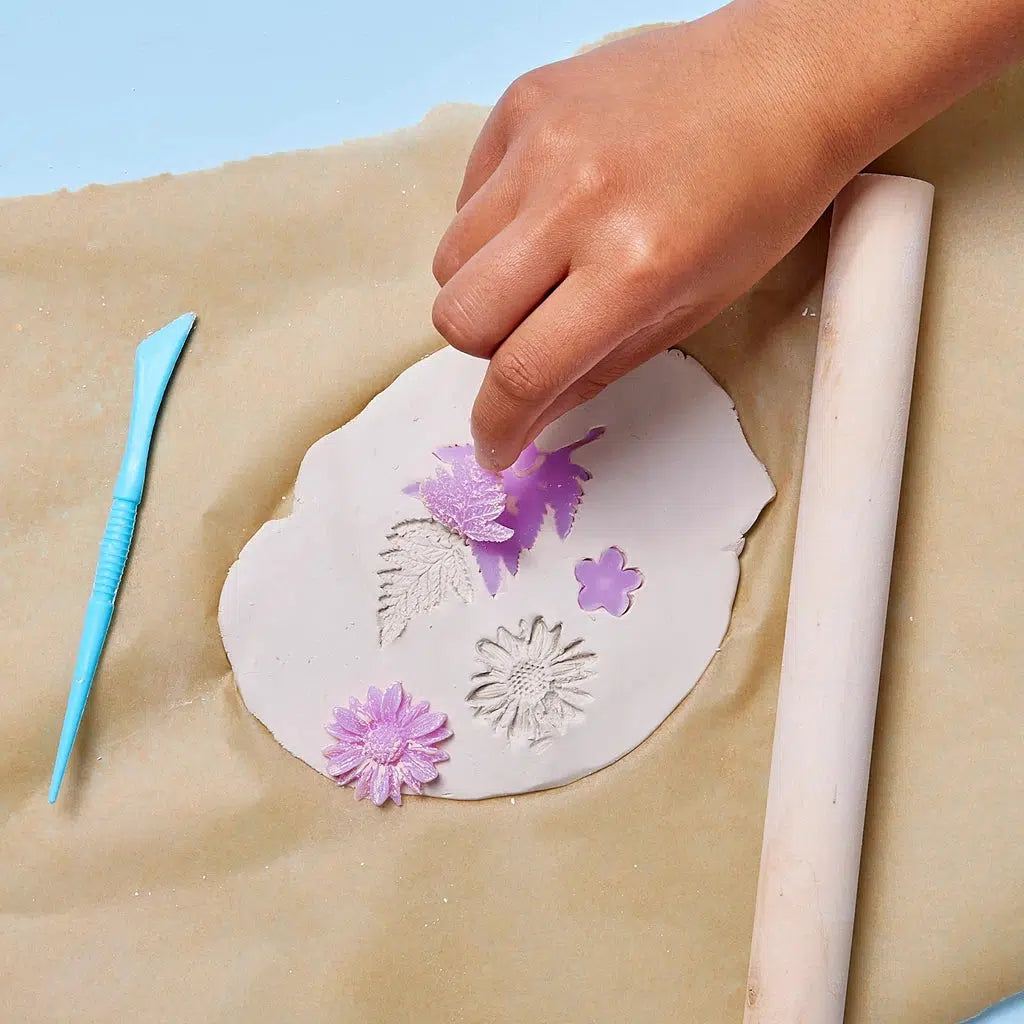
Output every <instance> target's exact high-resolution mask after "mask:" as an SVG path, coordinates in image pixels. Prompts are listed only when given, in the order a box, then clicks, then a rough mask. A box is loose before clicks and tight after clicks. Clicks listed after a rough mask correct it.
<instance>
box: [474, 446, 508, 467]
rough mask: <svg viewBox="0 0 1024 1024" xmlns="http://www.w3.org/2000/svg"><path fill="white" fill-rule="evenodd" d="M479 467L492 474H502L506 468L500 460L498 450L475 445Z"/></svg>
mask: <svg viewBox="0 0 1024 1024" xmlns="http://www.w3.org/2000/svg"><path fill="white" fill-rule="evenodd" d="M474 450H475V455H476V461H477V465H479V466H480V467H481V468H482V469H486V470H488V472H491V473H500V472H501V471H502V470H503V469H504V468H505V467H504V466H503V465H502V464H501V460H500V459H499V458H498V450H497V449H496V448H490V447H481V445H479V444H476V445H474Z"/></svg>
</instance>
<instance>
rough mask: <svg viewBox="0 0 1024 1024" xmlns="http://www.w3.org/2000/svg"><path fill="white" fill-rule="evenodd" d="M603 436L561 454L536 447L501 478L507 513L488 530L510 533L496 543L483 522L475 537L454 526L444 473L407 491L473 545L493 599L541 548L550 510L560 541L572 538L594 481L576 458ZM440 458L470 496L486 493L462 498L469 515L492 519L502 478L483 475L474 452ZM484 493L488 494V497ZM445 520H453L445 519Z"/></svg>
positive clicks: (597, 430) (453, 451)
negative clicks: (440, 491) (440, 485)
mask: <svg viewBox="0 0 1024 1024" xmlns="http://www.w3.org/2000/svg"><path fill="white" fill-rule="evenodd" d="M602 434H604V427H594V428H593V429H592V430H589V431H587V433H586V434H585V435H584V436H583V437H582V438H580V440H579V441H574V442H573V443H572V444H567V445H565V447H563V448H558V449H556V450H555V451H550V452H546V451H542V450H541V449H540V448H538V447H537V446H536V445H535V444H530V445H529V446H528V447H527V448H526V449H525V450H524V451H523V453H522V454H521V455H520V456H519V458H518V459H517V460H516V462H515V464H514V465H513V466H511V467H510V468H509V469H506V470H505V471H504V472H503V473H502V474H501V477H500V490H501V492H502V494H503V502H504V506H503V508H501V509H499V510H498V513H497V515H496V516H493V517H492V518H490V519H486V523H487V527H488V528H500V529H501V530H503V531H504V533H503V535H502V536H500V537H499V536H497V535H496V534H495V535H494V536H490V537H486V536H483V535H482V533H483V528H482V527H481V519H480V518H476V519H474V521H473V524H472V526H473V529H474V532H475V533H476V534H477V535H475V536H474V535H473V534H471V533H468V532H466V529H465V527H466V526H468V525H469V524H468V523H463V527H464V528H463V529H460V528H459V526H458V525H452V524H453V523H455V522H456V518H455V516H454V514H453V513H452V511H451V506H450V505H449V504H442V503H441V502H440V501H439V499H438V495H437V491H436V490H435V489H434V485H435V484H436V481H437V480H439V479H440V478H441V475H442V474H440V473H439V474H438V477H436V478H435V480H433V481H426V482H425V483H422V484H413V486H412V487H408V488H406V493H407V494H410V495H413V496H415V497H419V498H420V500H421V501H423V503H424V505H426V507H427V509H428V510H429V511H430V514H431V515H432V516H434V518H435V519H437V520H438V521H439V522H442V523H444V524H445V525H446V526H449V528H451V529H453V530H456V532H458V533H460V534H461V535H462V536H464V537H466V538H467V539H468V541H469V545H470V547H471V548H472V550H473V556H474V557H475V558H476V562H477V565H478V566H479V567H480V574H481V575H482V576H483V580H484V585H485V586H486V587H487V591H488V593H490V594H491V595H492V596H493V595H494V594H497V593H498V590H499V588H500V587H501V581H502V578H503V576H504V574H505V572H507V573H508V574H509V575H510V576H515V575H516V573H517V572H518V571H519V560H520V556H521V555H522V553H523V552H524V551H529V550H530V549H531V548H532V547H533V545H534V544H535V543H536V542H537V537H538V536H539V535H540V531H541V527H542V526H543V525H544V519H545V517H546V516H547V513H548V511H549V510H550V511H551V512H552V514H553V516H554V522H555V530H556V531H557V532H558V536H559V537H561V538H562V539H563V540H564V539H565V538H566V537H568V536H569V533H570V532H571V531H572V527H573V522H574V521H575V518H576V511H577V509H578V508H579V505H580V500H581V499H582V497H583V484H584V483H585V482H586V481H587V480H589V479H590V476H591V475H590V472H589V471H588V470H586V469H584V468H583V467H582V466H581V465H579V464H578V463H577V462H575V461H574V459H573V455H574V454H575V452H576V451H577V450H578V449H580V448H582V447H583V446H584V445H588V444H590V443H591V442H592V441H596V440H597V439H598V438H599V437H601V435H602ZM436 455H437V457H438V458H439V459H440V460H441V461H442V462H444V463H446V464H447V465H449V466H451V467H452V470H453V471H452V473H451V474H450V477H449V478H450V479H451V480H458V481H465V482H466V486H467V487H469V488H470V491H472V488H474V487H479V488H481V491H480V493H476V492H473V496H472V497H468V496H467V497H465V498H461V499H460V502H461V504H460V506H459V507H460V508H465V509H467V510H468V509H473V510H483V509H486V515H490V513H491V511H492V510H493V509H494V508H495V507H496V500H497V499H496V497H495V496H494V494H493V493H492V492H491V491H490V487H491V483H490V481H494V480H499V478H498V477H496V476H494V474H491V473H487V472H485V471H484V470H482V469H480V467H479V466H478V465H477V463H476V460H475V459H474V457H473V448H472V446H470V445H452V446H451V447H448V448H439V449H438V450H437V452H436ZM442 472H443V471H442ZM446 475H447V474H446ZM444 486H445V487H448V488H451V487H452V486H453V485H452V484H450V483H446V484H445V485H444ZM459 486H460V487H461V486H462V485H461V484H460V485H459ZM484 489H486V490H487V496H486V497H485V496H484V493H483V490H484ZM452 504H455V503H454V502H453V503H452ZM435 509H436V511H435ZM460 514H461V513H460ZM442 515H444V516H447V517H448V518H447V519H442V518H441V516H442Z"/></svg>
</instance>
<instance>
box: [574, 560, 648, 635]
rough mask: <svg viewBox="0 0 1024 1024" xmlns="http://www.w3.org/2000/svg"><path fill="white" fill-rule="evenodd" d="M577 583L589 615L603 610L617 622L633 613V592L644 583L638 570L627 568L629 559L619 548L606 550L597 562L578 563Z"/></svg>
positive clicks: (581, 604)
mask: <svg viewBox="0 0 1024 1024" xmlns="http://www.w3.org/2000/svg"><path fill="white" fill-rule="evenodd" d="M576 580H577V582H578V583H579V585H580V594H579V605H580V608H582V609H583V610H584V611H585V612H595V611H597V610H598V609H599V608H603V609H604V610H605V611H606V612H609V613H610V614H612V615H614V616H615V617H616V618H618V617H619V616H621V615H625V614H626V612H628V611H629V609H630V606H631V605H632V603H633V598H632V594H633V592H634V591H635V590H639V589H640V587H641V585H642V584H643V582H644V578H643V575H642V574H641V573H640V571H639V570H638V569H627V568H626V556H625V555H624V554H623V553H622V552H621V551H620V550H619V549H618V548H616V547H610V548H608V549H606V550H605V551H604V552H603V553H602V555H601V557H600V558H598V559H596V560H595V559H593V558H584V559H583V560H582V561H580V562H577V563H576Z"/></svg>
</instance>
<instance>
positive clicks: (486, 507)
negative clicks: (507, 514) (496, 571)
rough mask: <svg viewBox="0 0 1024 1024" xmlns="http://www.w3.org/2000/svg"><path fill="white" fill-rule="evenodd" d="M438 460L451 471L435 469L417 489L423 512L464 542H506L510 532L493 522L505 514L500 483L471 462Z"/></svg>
mask: <svg viewBox="0 0 1024 1024" xmlns="http://www.w3.org/2000/svg"><path fill="white" fill-rule="evenodd" d="M439 454H440V453H439ZM441 458H442V460H443V461H444V462H447V463H448V465H449V466H450V467H451V469H450V470H447V469H439V470H438V471H437V474H436V475H435V476H434V478H433V479H432V480H426V481H424V482H423V483H422V484H420V487H419V498H420V501H422V502H423V504H424V505H425V506H426V509H427V511H428V512H429V513H430V514H431V515H432V516H433V517H434V519H436V520H437V521H438V522H439V523H442V524H443V525H444V526H447V527H448V529H449V530H454V531H455V533H458V534H461V536H463V537H465V538H466V539H467V540H477V541H503V540H508V539H509V537H511V536H512V530H511V529H510V528H509V527H508V526H503V525H502V524H501V523H498V522H495V520H496V519H497V518H498V516H500V515H501V514H502V512H504V511H505V492H504V491H503V490H502V487H501V479H500V478H499V477H498V476H496V475H495V474H494V473H488V472H487V471H486V470H485V469H481V468H480V466H479V465H477V462H476V460H475V459H473V458H464V457H456V458H445V457H444V456H441Z"/></svg>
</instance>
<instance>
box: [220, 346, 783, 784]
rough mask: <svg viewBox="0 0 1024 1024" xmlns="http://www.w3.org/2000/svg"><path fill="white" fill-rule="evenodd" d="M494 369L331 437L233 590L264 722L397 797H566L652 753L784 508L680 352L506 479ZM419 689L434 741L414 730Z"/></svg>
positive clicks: (402, 398)
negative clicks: (495, 440)
mask: <svg viewBox="0 0 1024 1024" xmlns="http://www.w3.org/2000/svg"><path fill="white" fill-rule="evenodd" d="M485 368H486V364H485V363H483V362H481V361H478V360H475V359H472V358H470V357H468V356H464V355H461V354H459V353H457V352H455V351H454V350H451V349H446V350H444V351H442V352H439V353H437V354H436V355H433V356H430V357H428V358H427V359H424V360H423V361H421V362H420V363H417V364H416V365H415V366H413V367H412V368H411V369H409V370H407V371H406V372H405V373H404V374H402V376H401V377H399V378H398V380H397V381H395V383H394V384H393V385H392V386H391V387H389V388H388V389H387V390H386V391H384V392H382V393H381V394H380V395H378V396H377V397H376V398H375V399H374V400H373V401H372V402H371V403H370V404H369V405H368V406H367V407H366V409H365V410H364V411H363V412H362V413H360V415H359V416H357V417H356V418H355V419H353V420H352V421H351V422H350V423H348V424H346V425H345V426H344V427H342V428H341V429H340V430H337V431H335V432H334V433H332V434H329V435H328V436H327V437H325V438H322V439H321V440H320V441H318V442H317V443H316V444H315V445H314V446H313V447H312V448H311V449H310V450H309V452H308V453H307V454H306V457H305V459H304V460H303V463H302V466H301V468H300V470H299V475H298V479H297V480H296V484H295V502H294V508H293V510H292V513H291V515H290V516H288V517H287V518H286V519H282V520H275V521H272V522H269V523H267V524H265V525H264V526H263V527H262V528H261V529H260V531H259V532H258V533H257V534H256V536H255V537H254V538H253V539H252V540H251V541H250V542H249V543H248V544H247V545H246V547H245V548H244V550H243V551H242V553H241V555H240V556H239V559H238V561H237V562H236V563H235V565H234V566H233V567H232V569H231V572H230V573H229V575H228V579H227V582H226V583H225V585H224V590H223V593H222V595H221V604H220V626H221V633H222V635H223V638H224V646H225V649H226V651H227V653H228V657H229V659H230V661H231V665H232V668H233V669H234V673H235V678H236V680H237V683H238V687H239V690H240V692H241V695H242V699H243V700H244V701H245V704H246V706H247V707H248V709H249V710H250V711H251V712H252V713H253V714H254V715H256V717H257V718H259V719H260V721H261V722H263V723H264V725H266V727H267V728H268V729H269V730H270V731H271V733H272V734H273V735H274V737H275V738H276V739H277V741H278V742H279V743H280V744H281V745H282V746H283V747H284V748H285V749H286V750H288V751H290V752H291V753H292V754H294V755H295V756H296V757H299V758H301V759H302V760H303V761H305V762H306V763H307V764H309V765H310V766H311V767H313V768H315V769H317V770H318V771H320V772H322V773H323V774H326V775H328V776H330V777H333V778H335V779H338V780H340V781H343V782H345V783H347V784H349V785H355V786H356V787H357V794H358V795H364V796H369V797H370V798H371V799H372V800H373V801H374V802H377V803H383V802H385V801H386V800H389V799H390V800H395V802H399V801H400V799H401V795H402V790H403V786H404V787H405V790H406V791H407V792H418V791H422V792H423V793H424V794H425V795H430V796H442V797H458V798H466V799H476V798H483V797H489V796H496V795H501V794H515V793H522V792H527V791H530V790H538V789H546V788H550V787H552V786H559V785H563V784H565V783H567V782H571V781H573V780H574V779H578V778H581V777H582V776H584V775H588V774H590V773H591V772H594V771H597V770H598V769H600V768H603V767H605V766H606V765H608V764H611V763H612V762H613V761H616V760H618V759H619V758H620V757H622V756H623V755H624V754H626V753H628V752H629V751H630V750H632V749H633V748H634V747H635V746H637V745H638V744H639V743H641V742H643V740H644V739H645V738H646V737H647V736H649V735H650V734H651V733H652V732H653V731H654V730H655V729H656V728H657V727H658V726H659V725H660V724H661V723H662V722H663V721H664V719H665V718H666V717H667V716H668V715H669V713H670V712H671V711H672V710H673V709H674V708H675V707H676V706H677V705H678V704H679V702H680V701H681V700H682V699H683V698H684V697H685V696H686V695H687V693H689V691H690V690H691V689H692V688H693V686H694V684H695V683H696V682H697V680H698V679H699V678H700V675H701V673H702V672H703V671H704V669H705V668H706V666H707V664H708V662H709V661H710V660H711V658H712V657H713V656H714V654H715V652H716V650H717V649H718V647H719V645H720V643H721V641H722V638H723V637H724V635H725V631H726V629H727V627H728V624H729V616H730V614H731V611H732V602H733V599H734V597H735V593H736V585H737V582H738V579H739V557H738V554H737V553H738V552H739V551H740V550H742V547H743V537H744V534H745V533H746V531H747V530H748V529H749V528H750V527H751V525H752V524H753V523H754V521H755V520H756V519H757V517H758V515H759V514H760V512H761V509H762V508H763V507H764V506H765V505H766V504H767V503H768V502H769V501H770V500H771V498H772V497H773V495H774V488H773V487H772V483H771V481H770V480H769V478H768V474H767V473H766V472H765V469H764V467H763V466H762V465H761V464H760V463H759V462H758V460H757V459H756V457H755V456H754V455H753V453H752V452H751V451H750V448H749V446H748V445H747V443H746V440H745V439H744V437H743V432H742V430H741V429H740V424H739V422H738V420H737V417H736V412H735V410H734V408H733V405H732V402H731V401H730V399H729V396H728V395H726V394H725V392H724V391H723V390H722V389H721V388H720V387H719V386H718V385H717V384H716V383H715V382H714V380H713V379H712V378H711V377H710V376H709V374H708V373H707V372H706V371H705V370H704V369H703V368H702V367H701V366H700V365H699V364H698V363H697V362H696V361H695V360H693V359H691V358H688V357H685V356H683V355H682V354H681V353H679V352H667V353H664V354H662V355H660V356H658V357H656V358H655V359H652V360H651V361H650V362H649V363H647V364H646V365H645V366H643V367H641V368H640V369H639V370H636V371H634V372H633V373H631V374H630V375H628V376H627V377H625V378H623V379H622V380H620V381H617V382H616V383H615V384H613V385H611V386H610V387H609V388H607V389H606V390H605V391H604V392H603V393H602V394H601V395H599V396H598V397H597V398H595V399H593V400H592V401H590V402H588V403H587V404H586V405H584V406H582V407H581V408H579V409H577V410H574V411H573V412H571V413H569V414H567V415H566V416H565V417H563V418H562V419H561V420H559V422H558V423H556V424H554V425H552V426H551V427H549V428H548V429H547V430H546V431H545V432H544V433H543V434H542V435H541V437H540V438H538V440H537V442H536V443H535V444H532V445H530V447H529V448H528V449H527V450H526V451H524V452H523V454H522V456H521V457H520V459H519V460H518V461H517V462H516V464H515V465H514V466H513V467H511V468H510V469H509V470H507V471H505V472H504V473H502V474H490V473H487V472H485V471H484V470H482V469H481V468H480V467H479V466H478V465H477V464H476V462H475V460H474V459H473V457H472V456H473V453H472V448H471V447H470V446H469V445H468V444H467V443H466V442H467V439H468V437H469V423H468V414H469V410H470V409H471V408H472V404H473V399H474V397H475V395H476V391H477V389H478V387H479V385H480V382H481V379H482V376H483V373H484V370H485ZM624 552H628V556H629V558H628V562H627V561H626V555H625V554H624ZM641 570H642V575H641ZM641 584H642V590H640V589H638V588H640V587H641ZM641 594H642V597H641V596H640V595H641ZM637 598H639V599H637ZM634 599H637V600H634ZM393 680H402V686H399V687H398V688H397V689H396V684H393V682H392V681H393ZM371 687H372V688H373V689H369V688H371ZM403 687H404V688H403ZM382 688H383V692H382ZM362 693H368V696H367V699H366V701H365V702H361V701H355V702H353V703H352V704H349V706H348V707H347V708H346V706H345V705H346V703H347V702H348V701H349V698H350V696H351V695H352V694H362ZM406 693H410V694H415V696H416V698H417V700H422V701H426V702H427V703H429V705H430V707H431V708H433V709H436V710H434V711H429V712H428V711H426V710H422V711H420V712H417V713H418V714H420V715H421V716H427V718H426V721H425V722H422V723H421V725H426V724H430V725H432V728H433V730H434V731H433V732H429V731H428V732H427V733H424V734H422V735H419V736H412V734H411V733H410V734H409V735H408V736H406V735H405V733H404V732H403V731H402V730H403V729H405V728H406V726H408V724H409V723H408V722H407V721H406V720H405V718H403V716H406V717H407V716H408V715H409V714H410V713H411V712H412V710H413V709H414V708H419V707H420V705H418V704H417V705H413V704H412V703H411V701H409V698H407V697H406ZM375 695H376V696H375ZM378 706H379V709H380V710H379V714H378V712H377V711H376V710H375V708H376V707H378ZM357 712H358V713H357ZM441 712H443V713H444V715H442V716H441V717H440V718H439V719H438V720H437V722H436V723H435V722H434V718H433V717H430V716H436V715H439V714H440V713H441ZM332 716H333V717H332ZM350 716H351V717H350ZM367 716H369V717H367ZM389 716H390V717H389ZM445 716H446V719H445ZM324 723H330V724H329V726H328V728H329V731H330V732H331V735H332V736H334V738H335V739H336V740H337V742H336V743H335V744H333V745H332V746H330V747H328V748H327V750H326V751H325V749H324V744H323V736H324V732H323V730H324ZM350 727H351V728H350ZM364 727H365V733H363V732H360V731H359V730H360V729H362V728H364ZM414 728H415V727H414ZM353 730H354V731H353ZM374 730H377V731H376V732H375V731H374ZM389 730H390V731H389ZM438 730H439V731H438ZM449 731H450V733H451V735H450V737H449V735H448V733H449ZM442 732H443V733H444V734H445V736H444V749H443V751H441V750H438V749H437V747H436V746H432V747H431V751H432V752H430V753H428V752H425V751H421V750H419V749H418V747H417V746H416V744H422V745H425V746H430V744H426V743H425V739H430V740H431V742H432V743H436V742H440V739H439V737H440V735H441V733H442ZM385 733H386V734H387V735H385ZM385 740H386V741H387V742H385ZM446 758H447V759H446ZM435 773H436V777H435Z"/></svg>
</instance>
